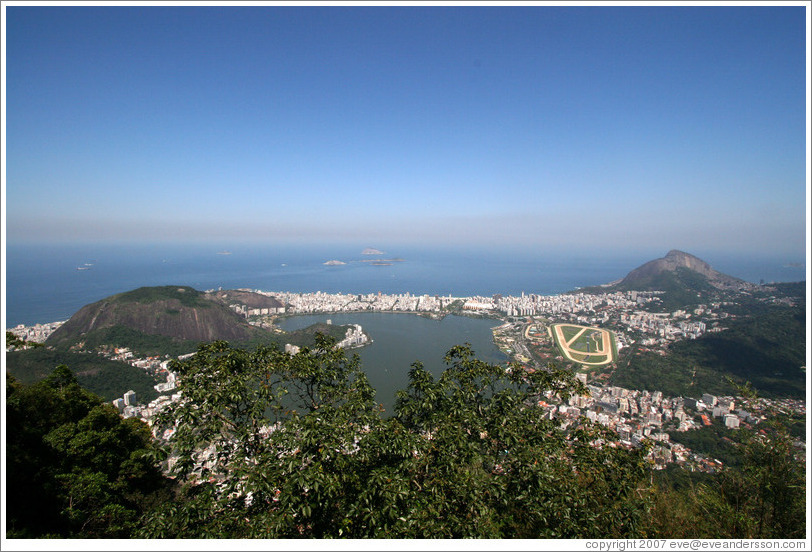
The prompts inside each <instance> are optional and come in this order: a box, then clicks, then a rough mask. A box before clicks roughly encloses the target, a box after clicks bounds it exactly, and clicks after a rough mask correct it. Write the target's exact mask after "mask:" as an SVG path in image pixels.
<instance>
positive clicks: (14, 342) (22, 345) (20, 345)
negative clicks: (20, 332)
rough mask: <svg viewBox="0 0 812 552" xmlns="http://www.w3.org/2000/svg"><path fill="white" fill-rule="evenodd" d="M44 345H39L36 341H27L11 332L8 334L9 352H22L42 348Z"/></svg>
mask: <svg viewBox="0 0 812 552" xmlns="http://www.w3.org/2000/svg"><path fill="white" fill-rule="evenodd" d="M42 346H43V345H42V343H37V342H36V341H27V340H25V339H23V338H20V337H17V336H16V335H14V334H13V333H11V332H8V331H7V332H6V349H7V350H11V351H14V350H21V349H27V348H37V347H42Z"/></svg>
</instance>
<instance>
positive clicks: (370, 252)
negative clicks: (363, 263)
mask: <svg viewBox="0 0 812 552" xmlns="http://www.w3.org/2000/svg"><path fill="white" fill-rule="evenodd" d="M361 255H383V251H379V250H377V249H375V248H372V247H367V248H366V249H364V250H363V251H361Z"/></svg>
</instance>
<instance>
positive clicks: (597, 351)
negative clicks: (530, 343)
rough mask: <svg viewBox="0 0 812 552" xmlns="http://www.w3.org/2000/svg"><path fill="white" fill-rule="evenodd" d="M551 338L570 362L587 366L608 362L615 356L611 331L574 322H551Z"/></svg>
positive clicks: (615, 349) (615, 350)
mask: <svg viewBox="0 0 812 552" xmlns="http://www.w3.org/2000/svg"><path fill="white" fill-rule="evenodd" d="M552 333H553V338H554V339H555V343H556V345H557V346H558V348H559V349H560V350H561V354H563V355H564V357H565V358H567V359H568V360H571V361H572V362H577V363H579V364H584V365H587V366H598V365H602V364H609V363H610V362H612V361H614V360H615V358H616V357H617V345H615V338H614V335H613V334H612V332H610V331H608V330H603V329H601V328H593V327H589V326H579V325H575V324H553V325H552Z"/></svg>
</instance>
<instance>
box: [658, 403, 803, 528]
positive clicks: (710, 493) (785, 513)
mask: <svg viewBox="0 0 812 552" xmlns="http://www.w3.org/2000/svg"><path fill="white" fill-rule="evenodd" d="M737 389H738V390H739V391H743V388H741V387H738V388H737ZM753 398H754V397H753ZM745 406H746V405H745ZM777 420H778V418H777V417H776V416H772V415H771V416H770V417H769V418H768V421H767V422H764V423H763V424H761V427H759V429H758V430H747V429H743V430H738V432H736V434H735V443H736V444H735V445H734V447H733V448H730V449H728V450H719V451H718V452H722V453H723V454H725V455H729V460H728V461H729V467H727V468H725V469H724V470H723V471H722V472H721V473H720V474H718V475H717V476H715V477H712V478H711V477H703V478H701V479H694V478H690V477H689V478H685V477H680V479H681V480H682V484H680V485H676V484H673V485H668V484H667V482H668V479H667V478H666V479H664V480H661V481H660V483H664V482H665V483H666V484H665V485H661V486H660V487H659V489H658V492H657V493H656V495H655V500H654V504H653V507H652V511H651V514H650V517H649V518H648V520H647V523H648V524H649V525H648V527H647V531H649V532H651V533H652V534H656V535H659V536H662V537H670V538H720V537H724V538H737V539H742V538H750V539H765V538H772V539H778V538H781V539H790V538H794V539H802V538H804V537H805V536H806V481H805V467H804V461H803V459H802V458H799V456H800V455H799V454H798V453H797V452H796V450H795V448H794V447H793V445H792V438H791V437H790V435H789V433H788V432H787V429H786V427H784V426H783V425H782V424H781V423H780V422H778V421H777ZM709 431H711V432H714V431H717V430H714V429H709ZM686 435H687V434H686ZM698 439H699V440H701V441H702V442H703V443H702V444H704V446H714V445H712V444H711V440H712V439H708V436H707V435H701V434H700V436H699V437H698ZM731 441H733V440H731ZM723 446H727V445H723ZM730 466H735V467H730ZM675 473H676V472H672V474H669V475H674V474H675ZM686 479H687V484H686Z"/></svg>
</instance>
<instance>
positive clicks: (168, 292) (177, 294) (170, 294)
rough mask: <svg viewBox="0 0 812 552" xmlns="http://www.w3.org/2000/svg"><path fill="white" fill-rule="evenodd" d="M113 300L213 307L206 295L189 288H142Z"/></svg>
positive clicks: (122, 294) (116, 296)
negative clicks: (178, 303)
mask: <svg viewBox="0 0 812 552" xmlns="http://www.w3.org/2000/svg"><path fill="white" fill-rule="evenodd" d="M111 299H115V300H116V301H117V302H119V303H143V304H148V303H154V302H156V301H167V300H171V299H176V300H178V301H180V304H181V305H183V306H185V307H197V308H206V307H210V306H211V305H212V302H211V301H210V300H208V299H207V298H206V296H205V294H203V293H202V292H200V291H197V290H196V289H194V288H192V287H189V286H157V287H141V288H138V289H134V290H132V291H128V292H125V293H120V294H118V295H114V296H113V297H111Z"/></svg>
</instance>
